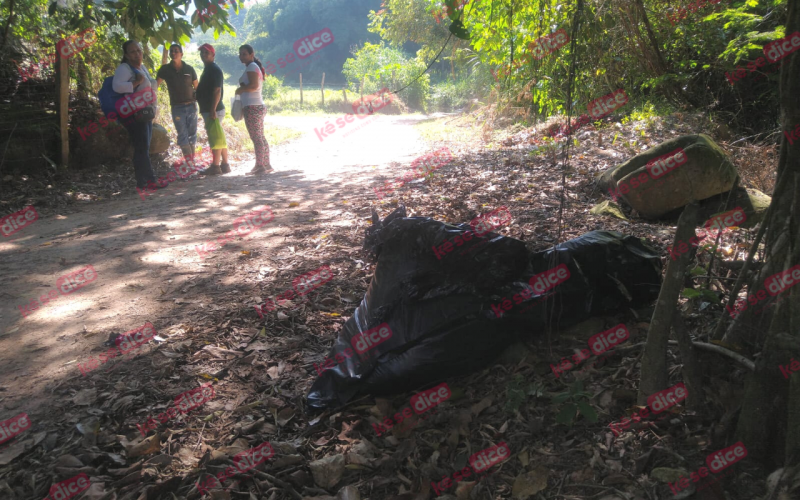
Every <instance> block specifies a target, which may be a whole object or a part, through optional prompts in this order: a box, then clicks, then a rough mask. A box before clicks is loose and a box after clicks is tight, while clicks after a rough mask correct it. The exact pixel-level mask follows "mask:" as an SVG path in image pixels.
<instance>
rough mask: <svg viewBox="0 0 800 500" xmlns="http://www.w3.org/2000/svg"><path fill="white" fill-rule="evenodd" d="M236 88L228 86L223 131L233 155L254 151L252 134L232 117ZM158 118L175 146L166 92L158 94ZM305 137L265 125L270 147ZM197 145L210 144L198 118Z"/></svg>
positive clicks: (295, 131)
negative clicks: (232, 100)
mask: <svg viewBox="0 0 800 500" xmlns="http://www.w3.org/2000/svg"><path fill="white" fill-rule="evenodd" d="M235 90H236V87H235V86H234V85H226V86H225V92H224V93H223V99H224V100H225V102H224V104H225V118H224V119H223V120H222V129H223V130H225V138H226V140H227V142H228V151H230V152H231V153H239V152H242V151H247V150H252V149H253V143H252V142H251V141H250V134H248V133H247V127H246V126H245V124H244V120H242V121H239V122H237V121H235V120H234V119H233V117H232V116H231V101H230V98H231V97H233V96H234V95H235V94H234V92H235ZM158 101H159V102H158V107H159V112H158V118H156V123H157V124H159V125H161V126H162V127H164V128H165V129H167V133H168V135H169V138H170V140H171V141H172V145H173V146H175V140H176V139H177V133H176V132H175V125H174V124H173V123H172V116H171V115H170V112H169V98H168V95H167V93H166V92H159V93H158ZM301 135H303V132H301V131H299V130H295V129H291V128H286V127H279V126H276V125H271V124H269V123H265V124H264V136H265V137H266V138H267V142H268V143H269V145H270V146H277V145H279V144H282V143H284V142H287V141H290V140H292V139H295V138H297V137H300V136H301ZM197 144H198V146H200V145H206V144H208V136H207V135H206V130H205V127H204V126H203V118H202V117H201V116H200V115H199V113H198V116H197Z"/></svg>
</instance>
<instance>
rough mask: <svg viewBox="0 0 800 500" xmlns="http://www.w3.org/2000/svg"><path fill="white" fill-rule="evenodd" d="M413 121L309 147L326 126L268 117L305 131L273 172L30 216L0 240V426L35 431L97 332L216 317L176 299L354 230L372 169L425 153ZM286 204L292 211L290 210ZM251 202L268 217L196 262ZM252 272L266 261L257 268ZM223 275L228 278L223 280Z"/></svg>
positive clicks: (232, 282) (384, 119) (380, 122)
mask: <svg viewBox="0 0 800 500" xmlns="http://www.w3.org/2000/svg"><path fill="white" fill-rule="evenodd" d="M336 118H337V117H333V119H332V120H330V122H331V123H334V121H335V119H336ZM422 119H424V117H393V116H377V117H375V118H374V121H372V120H373V119H372V118H370V119H366V120H364V122H365V123H364V126H363V127H362V128H360V129H359V130H357V131H355V132H352V133H350V134H349V135H348V136H347V137H343V134H344V133H347V132H348V131H351V130H353V129H355V128H356V127H357V126H359V125H361V123H359V122H358V121H356V122H355V123H352V124H348V125H347V126H346V127H345V128H342V129H339V130H337V132H336V133H334V134H331V137H329V138H326V139H325V140H324V141H323V142H320V140H319V138H318V137H317V135H316V134H315V132H314V128H319V127H323V126H324V125H325V122H326V120H325V118H320V117H315V118H310V117H298V118H293V117H288V118H284V117H278V118H272V119H270V121H272V122H273V123H276V124H279V125H282V126H288V127H291V128H295V129H297V130H300V131H302V132H304V135H303V136H302V137H301V138H299V139H297V140H295V141H293V142H291V143H289V144H286V145H283V146H281V147H277V148H273V149H272V151H271V154H272V159H271V161H272V165H273V166H274V167H275V170H276V171H275V173H274V174H271V175H269V176H266V177H263V178H252V177H248V176H245V175H244V174H245V172H247V171H248V170H250V168H251V167H252V165H253V162H252V161H249V162H244V163H240V164H235V163H234V164H233V165H232V168H233V172H232V173H231V174H229V175H226V176H224V177H217V178H206V179H197V178H196V177H194V178H191V179H189V180H187V181H182V180H178V181H176V182H175V183H173V184H172V185H170V186H169V187H168V188H167V189H164V190H161V191H158V192H156V193H155V194H153V195H152V196H148V197H147V198H146V199H145V200H142V199H141V198H140V197H139V196H138V195H137V194H135V193H125V194H123V195H122V196H121V197H120V198H119V199H116V200H112V201H102V202H98V203H93V204H87V205H82V206H78V208H77V210H75V211H74V212H73V213H70V214H69V215H66V216H64V215H56V216H49V217H48V216H42V217H40V219H39V220H37V221H36V222H34V223H33V224H31V225H30V226H28V227H25V228H23V229H22V230H21V231H19V232H17V233H15V234H14V235H12V236H11V237H9V238H5V239H4V241H2V242H0V255H2V261H0V286H2V288H1V289H0V293H1V294H2V297H3V299H4V300H3V301H2V305H0V323H1V324H2V327H0V332H2V333H0V366H2V369H0V370H1V371H0V373H2V390H3V393H2V394H0V396H1V397H2V402H3V409H2V413H0V417H2V418H3V419H4V418H9V417H11V416H13V415H16V414H18V413H20V412H23V411H24V412H27V413H29V415H30V416H31V419H32V421H33V423H34V425H35V423H36V420H37V416H40V417H42V418H44V417H45V415H46V414H47V412H48V410H47V408H48V400H49V398H51V397H52V396H51V394H52V392H53V391H54V390H55V389H56V388H57V387H58V386H61V385H62V384H63V383H64V382H66V381H70V380H75V379H76V378H78V379H80V378H81V377H82V375H81V372H80V370H79V368H78V363H84V362H86V361H87V360H88V359H89V357H90V356H95V357H96V356H98V354H99V353H100V352H103V351H105V350H106V349H107V347H103V342H105V341H106V340H108V337H109V334H111V333H123V332H126V331H129V330H132V329H135V328H138V327H140V326H142V325H144V324H145V323H146V322H148V321H149V322H151V323H153V324H154V325H155V326H156V329H157V330H161V329H163V328H166V327H169V326H170V325H174V324H178V323H180V322H181V320H182V319H186V318H190V317H195V315H197V314H202V313H203V312H208V311H209V310H211V311H213V310H215V309H218V308H219V307H220V305H219V304H215V303H208V302H207V301H204V300H202V299H200V300H196V299H195V300H189V299H185V298H184V297H185V296H187V294H188V296H192V295H196V293H195V294H193V293H192V292H193V291H192V290H191V289H192V288H194V287H200V288H206V289H209V290H218V289H220V287H225V288H226V289H229V290H233V291H236V290H237V287H239V286H240V285H242V282H243V281H250V283H251V284H252V283H253V282H254V281H255V280H256V278H258V279H259V280H260V279H265V278H264V276H265V274H269V265H268V262H269V259H275V258H279V257H276V255H277V254H278V253H280V252H282V251H285V249H286V248H288V247H291V246H292V245H293V240H294V239H295V237H296V236H297V235H298V234H308V233H310V232H320V231H321V227H320V224H322V223H329V224H353V215H354V214H352V213H351V214H347V213H343V211H342V206H343V203H344V201H343V200H345V201H346V199H347V198H348V197H352V196H355V195H356V193H361V194H360V196H365V195H368V194H369V193H370V191H371V186H373V185H375V184H374V182H375V181H377V180H378V177H379V175H380V174H381V173H385V174H387V175H388V174H389V173H392V172H394V173H395V174H396V173H399V171H400V170H401V169H402V168H403V167H402V166H400V165H397V164H395V165H394V166H392V165H390V164H391V163H392V162H399V163H400V164H402V165H404V166H406V167H407V165H408V163H409V162H410V161H411V160H412V159H413V158H415V157H417V156H419V155H420V154H422V153H424V152H425V151H426V149H428V148H426V147H425V145H424V144H423V142H422V141H421V140H420V138H419V136H418V134H417V133H416V132H415V131H414V129H413V128H412V125H413V123H415V122H417V121H419V120H422ZM370 121H371V123H366V122H370ZM374 166H377V168H373V167H374ZM370 195H371V196H374V194H370ZM293 202H296V203H299V206H296V207H291V208H290V203H293ZM262 205H269V206H271V207H272V210H273V213H274V214H275V218H274V220H273V221H272V222H270V223H269V224H267V225H266V226H265V227H263V228H261V229H260V230H258V231H254V232H253V233H252V234H250V235H249V236H247V237H245V238H239V237H237V238H236V239H235V240H234V241H233V242H231V243H228V244H227V245H226V246H224V247H223V248H221V249H218V250H216V251H214V252H213V253H212V254H210V255H209V257H207V258H206V259H204V260H201V259H200V257H199V255H198V252H197V251H196V250H195V247H196V246H197V245H201V244H203V243H204V242H206V241H211V240H213V239H214V238H216V237H218V236H221V235H222V234H224V232H226V231H228V230H230V229H232V224H233V221H234V220H235V219H236V218H238V217H241V216H242V215H245V214H246V213H247V212H250V211H251V210H252V209H254V208H256V207H258V206H262ZM345 206H346V203H345ZM345 212H346V211H345ZM367 215H368V214H367ZM358 216H359V217H361V218H363V216H365V214H360V213H359V214H358ZM293 250H294V249H293V248H292V253H293ZM242 251H250V254H249V255H244V254H242ZM284 258H285V257H284ZM241 261H246V262H244V263H243V262H241ZM253 261H255V262H253ZM260 264H267V266H266V267H263V266H262V268H261V271H258V268H259V265H260ZM87 265H91V266H93V268H94V269H95V270H96V273H97V278H96V280H95V281H93V282H92V283H89V284H88V285H87V286H85V287H83V288H81V289H79V290H77V291H75V292H73V293H71V294H69V295H58V296H57V298H55V299H53V300H52V301H50V302H49V303H46V304H44V305H42V306H41V307H40V308H39V309H38V310H36V311H32V312H30V313H29V314H27V315H26V316H23V314H22V313H21V312H20V308H19V307H18V306H20V305H23V304H29V303H30V302H31V300H32V299H34V298H38V297H40V296H42V295H43V294H47V293H48V292H49V291H50V290H54V289H55V288H56V283H57V281H58V279H59V277H61V276H63V275H65V274H68V273H72V272H75V271H78V270H80V269H82V268H84V267H85V266H87ZM226 267H228V268H231V267H233V268H235V269H236V271H237V272H234V273H233V274H230V273H225V272H221V269H223V268H226ZM264 269H266V271H265V270H264ZM239 271H241V272H239ZM266 279H268V278H266ZM198 290H199V289H195V290H194V292H197V291H198ZM135 354H137V353H136V351H134V353H133V355H135ZM129 356H130V355H129ZM126 357H127V356H126ZM103 368H105V367H103ZM84 380H86V379H84Z"/></svg>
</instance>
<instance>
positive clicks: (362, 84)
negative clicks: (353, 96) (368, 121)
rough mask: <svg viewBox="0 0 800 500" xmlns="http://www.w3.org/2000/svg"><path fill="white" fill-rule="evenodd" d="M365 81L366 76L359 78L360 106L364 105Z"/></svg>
mask: <svg viewBox="0 0 800 500" xmlns="http://www.w3.org/2000/svg"><path fill="white" fill-rule="evenodd" d="M366 79H367V77H366V76H363V77H362V78H361V104H363V103H364V80H366Z"/></svg>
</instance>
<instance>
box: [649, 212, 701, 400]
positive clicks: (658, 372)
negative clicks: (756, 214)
mask: <svg viewBox="0 0 800 500" xmlns="http://www.w3.org/2000/svg"><path fill="white" fill-rule="evenodd" d="M697 212H698V205H697V203H694V202H693V203H690V204H689V205H686V208H684V209H683V213H682V214H681V216H680V218H679V219H678V228H677V229H676V230H675V241H674V242H673V244H672V248H673V250H674V251H677V252H680V255H678V256H677V258H675V259H674V260H673V259H671V258H670V259H669V260H667V270H666V272H665V273H664V284H663V285H661V291H660V292H659V293H658V302H656V310H655V311H654V312H653V319H652V321H651V322H650V330H649V331H648V332H647V343H646V344H645V346H644V356H643V357H642V374H641V380H640V383H639V396H638V398H637V399H638V401H639V404H640V405H641V404H646V402H647V397H648V396H651V395H652V394H655V393H656V392H658V391H660V390H662V389H666V388H667V343H668V341H669V330H670V327H671V326H672V318H673V314H675V308H676V304H677V302H678V297H679V296H680V293H681V290H682V289H683V281H684V272H685V271H686V265H687V264H688V262H689V260H690V259H691V256H692V252H691V251H689V250H690V248H691V247H690V244H691V243H692V241H691V240H694V241H697V238H696V235H695V232H694V229H695V227H697ZM676 335H679V332H677V331H676Z"/></svg>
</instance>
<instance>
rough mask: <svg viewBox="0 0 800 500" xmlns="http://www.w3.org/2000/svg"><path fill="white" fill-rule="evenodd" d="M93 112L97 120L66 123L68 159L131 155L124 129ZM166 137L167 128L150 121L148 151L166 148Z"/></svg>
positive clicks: (106, 159)
mask: <svg viewBox="0 0 800 500" xmlns="http://www.w3.org/2000/svg"><path fill="white" fill-rule="evenodd" d="M100 116H101V115H100V113H99V112H98V113H97V120H96V121H94V122H89V123H87V124H76V123H73V124H71V126H70V132H71V135H72V136H71V143H70V157H71V159H72V161H75V162H80V163H83V164H86V165H98V164H101V163H112V162H119V161H122V160H124V159H125V158H132V157H133V146H131V143H130V140H129V139H128V131H127V130H125V127H123V126H122V125H120V124H119V123H118V122H117V121H110V120H103V119H101V118H100ZM169 145H170V138H169V133H168V132H167V129H165V128H164V127H162V126H161V125H159V124H157V123H154V124H153V135H152V136H151V138H150V154H151V155H154V154H158V153H163V152H165V151H167V149H169Z"/></svg>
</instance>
